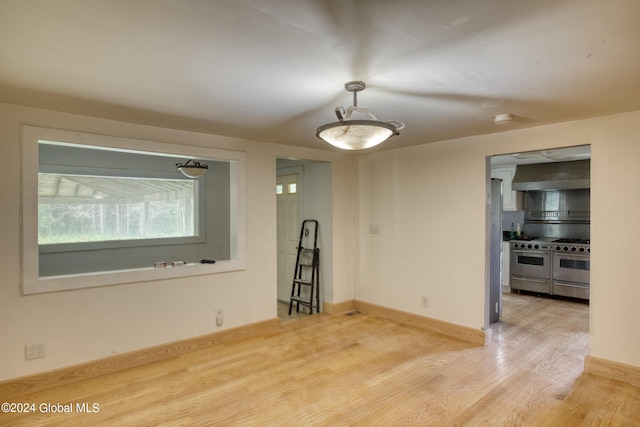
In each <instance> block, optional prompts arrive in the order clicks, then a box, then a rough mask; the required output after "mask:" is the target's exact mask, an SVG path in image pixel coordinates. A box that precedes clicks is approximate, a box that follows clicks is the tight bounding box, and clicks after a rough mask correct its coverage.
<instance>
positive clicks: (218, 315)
mask: <svg viewBox="0 0 640 427" xmlns="http://www.w3.org/2000/svg"><path fill="white" fill-rule="evenodd" d="M223 322H224V313H223V312H222V309H221V308H216V325H218V326H222V323H223Z"/></svg>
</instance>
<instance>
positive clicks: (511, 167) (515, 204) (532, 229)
mask: <svg viewBox="0 0 640 427" xmlns="http://www.w3.org/2000/svg"><path fill="white" fill-rule="evenodd" d="M588 159H591V149H590V146H588V145H584V146H575V147H564V148H552V149H545V150H539V151H531V152H524V153H514V154H505V155H496V156H491V157H488V162H487V163H488V166H489V169H490V177H488V178H487V180H488V181H490V179H489V178H501V179H502V180H503V212H502V214H503V215H502V227H501V228H502V230H504V231H505V234H509V232H510V231H516V230H517V229H519V227H518V226H520V228H522V233H523V236H528V237H532V236H533V237H535V238H540V239H542V240H544V239H545V238H546V239H548V240H550V241H551V239H552V238H557V237H574V236H573V234H574V233H578V234H581V235H582V233H584V230H585V228H584V227H585V225H584V224H579V225H571V224H569V225H560V224H559V223H558V222H555V223H554V222H552V221H549V224H547V223H546V222H545V221H542V220H539V221H532V222H527V221H526V220H525V206H524V204H523V200H524V199H525V198H524V197H523V194H524V193H526V192H515V191H512V189H511V181H512V179H513V177H514V175H515V172H516V169H517V167H518V165H526V164H538V163H552V162H571V161H578V160H588ZM589 212H590V208H587V214H588V213H589ZM488 216H489V215H488ZM529 221H531V220H529ZM512 224H513V225H512ZM527 227H528V228H527ZM578 227H580V228H579V229H578ZM588 230H589V225H588V221H587V224H586V232H587V234H589V231H588ZM490 234H491V229H490V225H489V224H488V225H487V235H490ZM564 234H569V235H568V236H564ZM496 245H501V246H502V250H501V251H500V253H501V255H500V261H501V268H500V270H501V284H502V292H503V293H506V294H508V293H510V292H511V288H510V271H509V270H510V244H509V241H508V239H507V240H506V241H499V242H498V243H492V244H491V245H489V243H488V246H491V247H488V248H487V251H488V252H487V253H488V254H489V256H488V257H487V258H488V259H489V262H488V263H487V267H486V268H487V271H489V269H490V266H491V264H490V263H491V259H493V260H494V264H495V256H492V255H491V254H494V253H496V251H495V249H496V248H495V246H496ZM492 249H493V251H492ZM487 276H489V273H487ZM525 293H527V292H525ZM551 293H552V294H553V293H554V292H551ZM490 294H491V292H490V283H489V280H488V279H487V286H486V295H487V297H486V298H485V301H487V302H486V307H485V313H486V318H485V327H489V325H490V324H491V323H492V322H491V321H490V315H489V314H490V311H491V306H490V304H489V302H488V301H489V296H490ZM529 295H530V296H532V297H536V296H538V295H537V294H535V293H529ZM540 296H542V297H545V298H546V297H550V298H562V297H555V296H550V295H546V294H540ZM567 299H569V300H570V298H567ZM510 301H513V300H512V299H505V300H504V304H505V309H507V310H509V309H510V307H507V305H508V304H509V303H510ZM575 302H576V303H580V302H583V303H584V302H586V303H587V304H588V301H581V300H575Z"/></svg>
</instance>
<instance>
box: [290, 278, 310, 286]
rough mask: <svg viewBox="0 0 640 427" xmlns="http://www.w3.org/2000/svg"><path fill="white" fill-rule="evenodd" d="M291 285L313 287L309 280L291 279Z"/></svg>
mask: <svg viewBox="0 0 640 427" xmlns="http://www.w3.org/2000/svg"><path fill="white" fill-rule="evenodd" d="M293 283H297V284H299V285H308V286H311V285H313V282H312V281H310V280H302V279H293Z"/></svg>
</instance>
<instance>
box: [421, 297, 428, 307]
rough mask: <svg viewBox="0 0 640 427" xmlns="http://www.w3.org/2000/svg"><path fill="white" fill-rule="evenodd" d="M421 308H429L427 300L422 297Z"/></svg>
mask: <svg viewBox="0 0 640 427" xmlns="http://www.w3.org/2000/svg"><path fill="white" fill-rule="evenodd" d="M422 306H423V307H429V300H428V299H427V297H422Z"/></svg>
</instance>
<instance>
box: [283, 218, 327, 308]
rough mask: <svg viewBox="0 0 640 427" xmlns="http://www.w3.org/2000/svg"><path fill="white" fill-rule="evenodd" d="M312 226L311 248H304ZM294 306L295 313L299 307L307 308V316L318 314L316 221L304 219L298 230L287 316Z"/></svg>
mask: <svg viewBox="0 0 640 427" xmlns="http://www.w3.org/2000/svg"><path fill="white" fill-rule="evenodd" d="M311 226H313V248H305V247H304V246H303V245H302V242H303V239H304V238H307V237H309V233H310V231H309V228H310V227H311ZM294 303H295V305H296V313H297V312H300V306H302V307H308V308H309V314H313V309H314V307H315V310H316V313H320V249H319V248H318V221H316V220H315V219H305V220H304V221H302V227H301V229H300V240H299V241H298V253H297V255H296V267H295V271H294V273H293V284H292V287H291V299H290V300H289V315H291V310H292V309H293V304H294Z"/></svg>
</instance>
